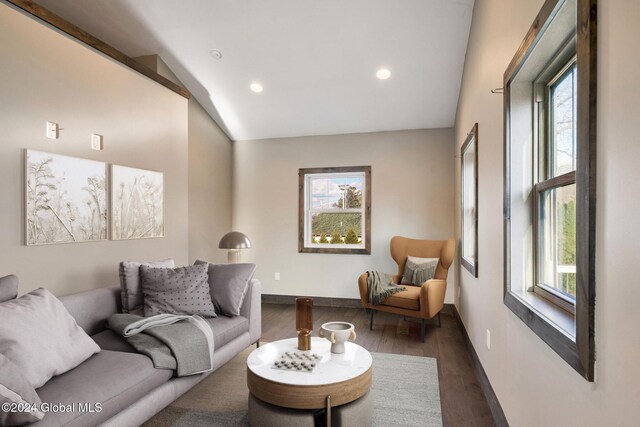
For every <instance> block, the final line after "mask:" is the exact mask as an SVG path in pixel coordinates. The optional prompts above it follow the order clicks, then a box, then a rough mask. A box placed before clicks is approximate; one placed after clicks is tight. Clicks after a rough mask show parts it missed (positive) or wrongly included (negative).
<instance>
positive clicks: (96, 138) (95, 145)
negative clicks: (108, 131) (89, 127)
mask: <svg viewBox="0 0 640 427" xmlns="http://www.w3.org/2000/svg"><path fill="white" fill-rule="evenodd" d="M91 149H92V150H98V151H100V150H102V135H98V134H97V133H92V134H91Z"/></svg>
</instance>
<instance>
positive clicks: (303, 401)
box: [247, 368, 371, 409]
mask: <svg viewBox="0 0 640 427" xmlns="http://www.w3.org/2000/svg"><path fill="white" fill-rule="evenodd" d="M247 386H248V387H249V391H250V392H251V394H253V395H254V396H255V397H257V398H258V399H260V400H262V401H263V402H267V403H270V404H272V405H276V406H282V407H284V408H293V409H321V408H325V407H326V406H327V397H328V396H330V402H331V403H330V405H331V406H339V405H344V404H346V403H349V402H353V401H354V400H356V399H358V398H360V397H362V396H364V395H365V394H366V393H367V392H368V391H369V389H370V388H371V368H369V369H368V370H367V371H365V372H364V373H363V374H362V375H360V376H357V377H355V378H352V379H350V380H347V381H342V382H338V383H332V384H324V385H311V386H303V385H292V384H282V383H277V382H274V381H269V380H267V379H264V378H262V377H259V376H258V375H256V374H254V373H253V372H251V370H250V369H247Z"/></svg>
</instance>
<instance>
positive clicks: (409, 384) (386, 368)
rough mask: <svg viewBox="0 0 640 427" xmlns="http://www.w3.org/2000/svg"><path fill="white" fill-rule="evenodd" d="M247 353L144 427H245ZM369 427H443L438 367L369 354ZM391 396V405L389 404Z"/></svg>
mask: <svg viewBox="0 0 640 427" xmlns="http://www.w3.org/2000/svg"><path fill="white" fill-rule="evenodd" d="M254 349H255V347H253V346H252V347H249V348H247V349H245V350H244V351H243V352H241V353H240V354H238V355H237V356H236V357H235V358H233V359H232V360H230V361H229V362H228V363H227V364H226V365H224V366H223V367H222V368H220V369H218V370H217V371H216V372H214V373H213V374H211V375H209V376H208V377H207V378H206V379H205V380H203V381H202V382H201V383H199V384H198V385H196V386H195V387H194V388H192V389H191V390H189V391H188V392H187V393H185V394H184V395H182V396H181V397H180V398H179V399H177V400H176V401H174V402H173V403H172V404H171V405H169V406H168V407H167V408H165V409H164V410H162V411H161V412H160V413H158V414H157V415H156V416H154V417H153V418H151V419H150V420H149V421H147V422H146V423H145V424H144V426H146V427H200V426H216V427H218V426H219V427H246V426H248V421H247V420H248V418H247V396H248V395H249V390H248V388H247V380H246V378H247V365H246V361H247V357H248V356H249V354H250V353H251V351H253V350H254ZM372 356H373V384H372V387H371V393H372V398H373V407H374V410H373V426H376V427H377V426H384V427H387V426H400V425H401V426H406V427H410V426H416V427H417V426H421V427H431V426H442V413H441V409H440V387H439V384H438V365H437V361H436V359H434V358H431V357H417V356H402V355H397V354H384V353H372ZM389 390H393V392H392V393H393V399H389Z"/></svg>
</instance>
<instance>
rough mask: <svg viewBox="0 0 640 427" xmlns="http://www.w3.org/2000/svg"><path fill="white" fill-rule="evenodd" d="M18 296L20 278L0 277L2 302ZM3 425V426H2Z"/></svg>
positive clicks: (11, 275)
mask: <svg viewBox="0 0 640 427" xmlns="http://www.w3.org/2000/svg"><path fill="white" fill-rule="evenodd" d="M17 296H18V277H17V276H14V275H13V274H10V275H8V276H4V277H0V302H5V301H9V300H10V299H14V298H16V297H17ZM0 425H2V424H0Z"/></svg>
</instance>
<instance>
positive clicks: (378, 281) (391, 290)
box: [367, 271, 407, 305]
mask: <svg viewBox="0 0 640 427" xmlns="http://www.w3.org/2000/svg"><path fill="white" fill-rule="evenodd" d="M367 286H368V287H369V304H371V305H380V304H382V301H384V300H385V298H387V297H388V296H391V295H393V294H395V293H396V292H400V291H406V290H407V288H405V287H404V286H399V285H396V284H395V283H393V276H391V275H390V274H387V273H381V272H379V271H367Z"/></svg>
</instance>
